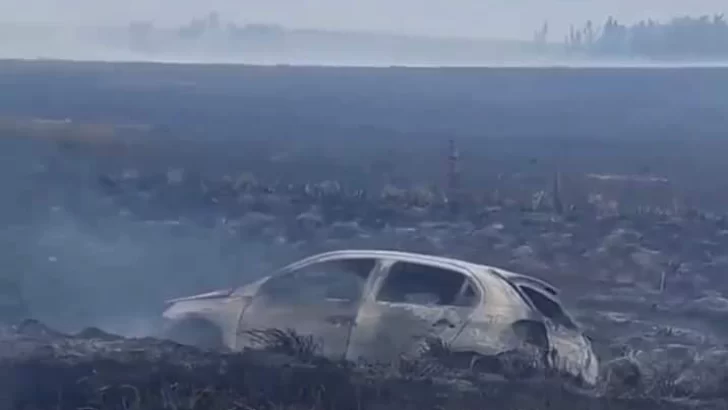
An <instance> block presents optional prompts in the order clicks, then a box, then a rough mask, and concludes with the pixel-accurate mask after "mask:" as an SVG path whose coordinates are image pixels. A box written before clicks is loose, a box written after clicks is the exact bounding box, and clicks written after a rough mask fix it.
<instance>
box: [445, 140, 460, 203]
mask: <svg viewBox="0 0 728 410" xmlns="http://www.w3.org/2000/svg"><path fill="white" fill-rule="evenodd" d="M446 192H447V199H448V204H449V205H450V210H451V211H452V212H453V213H457V212H458V211H459V199H460V198H459V197H460V152H459V151H458V149H457V146H456V145H455V140H454V139H450V141H449V154H448V161H447V191H446Z"/></svg>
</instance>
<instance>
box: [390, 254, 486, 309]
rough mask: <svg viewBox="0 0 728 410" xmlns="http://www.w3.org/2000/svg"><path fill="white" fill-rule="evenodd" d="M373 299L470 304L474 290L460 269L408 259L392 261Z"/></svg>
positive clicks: (454, 304) (395, 301)
mask: <svg viewBox="0 0 728 410" xmlns="http://www.w3.org/2000/svg"><path fill="white" fill-rule="evenodd" d="M377 301H380V302H392V303H411V304H417V305H425V306H463V307H470V306H474V305H475V304H477V302H478V293H477V292H476V291H475V288H474V287H473V285H472V284H471V283H470V281H468V279H467V278H466V277H465V275H463V274H462V273H460V272H456V271H452V270H448V269H441V268H437V267H433V266H428V265H422V264H417V263H409V262H397V263H395V264H394V265H392V267H391V269H390V272H389V275H387V278H386V280H385V282H384V284H383V286H382V288H381V289H380V291H379V293H378V295H377Z"/></svg>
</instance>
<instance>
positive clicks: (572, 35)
mask: <svg viewBox="0 0 728 410" xmlns="http://www.w3.org/2000/svg"><path fill="white" fill-rule="evenodd" d="M565 47H566V49H567V50H571V51H574V50H578V51H583V52H586V53H588V54H593V55H612V56H625V57H630V56H631V57H649V58H714V59H718V58H728V23H727V22H726V20H725V18H724V15H723V14H716V15H712V16H711V15H703V16H699V17H689V16H683V17H677V18H674V19H672V20H670V21H669V22H666V23H660V22H657V21H655V20H653V19H647V20H642V21H639V22H637V23H635V24H632V25H629V26H628V25H624V24H621V23H620V22H619V21H617V20H616V19H615V18H614V17H611V16H610V17H608V18H607V19H606V21H605V23H604V25H603V26H602V28H601V30H599V29H597V28H596V27H595V26H594V24H593V22H592V21H587V22H586V23H585V25H584V27H583V28H581V29H577V28H575V27H574V26H573V25H572V26H571V27H570V28H569V34H568V35H567V36H566V38H565Z"/></svg>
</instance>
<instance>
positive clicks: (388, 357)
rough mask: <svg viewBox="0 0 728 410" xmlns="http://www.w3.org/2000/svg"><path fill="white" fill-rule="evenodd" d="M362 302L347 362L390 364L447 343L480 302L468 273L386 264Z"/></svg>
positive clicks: (426, 265) (394, 263)
mask: <svg viewBox="0 0 728 410" xmlns="http://www.w3.org/2000/svg"><path fill="white" fill-rule="evenodd" d="M377 276H378V277H377V279H376V282H375V284H374V285H373V291H372V292H370V293H369V294H368V295H367V296H366V297H365V298H364V299H363V301H362V306H361V308H360V309H359V315H358V316H357V321H356V326H355V327H354V329H353V332H352V336H351V341H350V343H349V351H348V353H347V359H349V360H353V361H356V360H359V359H364V360H367V361H375V362H390V361H392V360H396V359H397V358H399V357H400V356H401V355H403V354H412V355H417V354H419V353H420V352H421V349H422V347H423V346H424V344H425V343H424V342H425V341H426V340H427V339H437V340H439V341H442V342H445V343H449V342H452V341H453V340H454V339H455V338H456V337H457V335H458V334H459V333H460V332H461V331H462V329H463V327H464V326H465V324H466V323H467V322H468V320H469V318H470V316H471V315H472V314H473V312H474V310H475V308H476V307H477V306H478V305H479V303H480V300H481V291H480V290H479V288H478V287H477V286H476V285H475V282H473V281H472V280H471V279H470V278H469V276H468V275H467V273H466V272H463V271H461V270H458V269H457V268H451V267H442V266H437V265H433V264H427V263H418V262H405V261H394V260H392V261H384V262H383V263H382V267H381V269H380V272H379V274H378V275H377Z"/></svg>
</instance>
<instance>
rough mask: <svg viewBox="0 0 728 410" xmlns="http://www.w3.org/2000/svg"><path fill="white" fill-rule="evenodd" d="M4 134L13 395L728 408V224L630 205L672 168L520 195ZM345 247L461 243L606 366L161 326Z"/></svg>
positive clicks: (192, 403) (109, 402) (175, 404)
mask: <svg viewBox="0 0 728 410" xmlns="http://www.w3.org/2000/svg"><path fill="white" fill-rule="evenodd" d="M2 144H3V145H4V148H3V152H6V153H7V152H13V155H6V156H5V157H4V164H3V167H4V171H3V173H2V178H3V184H4V186H5V187H6V193H7V194H6V198H11V197H12V198H15V200H7V199H6V201H4V202H3V207H4V208H5V209H4V210H3V213H2V215H3V218H4V219H5V220H4V221H3V223H4V229H3V231H2V240H3V241H4V246H3V251H2V260H3V266H4V268H5V269H4V274H3V278H2V280H3V282H4V283H3V286H2V289H3V305H4V306H3V309H2V314H3V316H4V319H5V321H6V322H7V323H8V326H6V327H5V328H4V330H3V337H2V339H1V340H0V344H1V345H2V349H0V369H1V371H2V375H3V380H4V381H7V382H3V383H2V387H0V394H2V395H3V400H2V402H4V403H7V404H8V406H9V408H26V409H31V408H33V409H35V408H61V409H79V408H87V409H90V408H93V409H111V408H113V409H131V408H138V409H231V408H232V409H289V408H290V409H303V408H306V409H311V408H314V409H347V408H358V409H407V408H411V409H426V408H431V409H482V408H497V409H521V408H529V409H546V408H556V409H653V408H654V409H657V408H661V409H665V408H667V409H669V408H725V406H726V405H728V403H727V402H726V399H727V398H728V396H727V395H728V389H726V387H727V386H726V383H727V382H728V348H726V347H725V342H724V341H725V340H726V337H727V336H728V334H727V333H728V329H727V328H726V327H725V326H724V321H725V319H726V317H728V299H725V298H724V297H723V296H722V295H724V294H725V292H726V286H728V282H727V281H726V280H725V279H724V271H725V269H726V267H727V266H728V253H726V252H727V251H726V249H728V246H726V245H728V219H726V217H725V216H724V215H721V214H716V213H710V212H707V211H702V210H701V209H700V208H698V207H695V206H687V205H685V204H684V203H682V202H681V201H680V197H679V192H676V191H675V190H671V191H670V192H671V196H668V199H669V198H671V200H667V201H663V202H662V203H659V201H656V202H658V203H654V202H653V203H644V204H641V203H640V202H639V201H634V200H633V201H632V202H630V203H629V205H625V202H620V200H622V198H625V197H627V199H629V194H630V192H634V191H635V190H639V191H640V192H642V194H643V196H645V197H652V198H655V197H658V195H657V194H656V195H654V196H650V195H647V194H645V193H649V192H656V193H664V187H663V186H662V185H661V184H664V181H661V180H660V179H659V178H646V177H645V176H644V175H643V176H641V177H634V176H633V177H629V178H624V177H622V178H616V177H614V176H612V177H609V176H606V175H588V174H587V173H582V174H579V173H577V172H571V173H569V174H565V173H549V174H548V175H540V177H539V178H535V179H529V178H528V176H527V175H526V176H525V177H524V176H521V177H520V178H521V179H520V181H522V183H521V185H520V186H519V188H518V189H515V188H514V187H512V186H509V187H505V188H508V189H503V188H504V185H484V186H482V187H481V188H479V189H472V188H468V189H462V190H460V191H458V192H454V193H453V192H450V193H448V192H443V191H444V190H443V189H441V188H438V185H439V186H442V184H439V181H434V182H430V183H428V181H423V182H422V183H421V184H405V183H399V184H397V183H392V184H381V185H379V186H376V185H373V184H369V185H367V186H364V185H354V184H345V183H342V182H340V181H339V180H338V179H337V178H336V177H335V176H333V175H332V177H331V178H329V179H327V180H320V179H311V180H310V181H309V182H298V181H287V180H284V179H263V178H260V177H256V169H253V168H251V167H250V166H246V162H245V161H244V159H245V158H244V155H241V162H240V164H239V165H235V166H228V167H227V168H226V169H224V170H223V171H224V172H219V171H220V170H219V169H217V171H218V172H205V168H204V167H202V168H201V167H200V166H199V163H197V164H196V165H194V166H192V165H190V166H189V167H186V166H185V164H186V162H185V161H186V159H185V158H187V156H186V155H187V154H185V155H180V156H177V157H175V155H174V154H173V153H174V152H175V150H177V149H179V147H170V148H169V150H167V151H165V152H164V155H161V154H160V152H159V151H154V149H151V148H150V150H149V151H145V152H146V154H147V155H138V153H139V152H140V151H136V153H134V154H128V153H127V154H124V155H114V156H113V157H111V159H110V157H106V156H103V155H100V154H99V152H98V149H96V148H94V149H91V150H89V149H87V147H85V146H84V145H83V144H80V145H78V144H76V145H74V144H71V145H68V144H64V143H58V142H49V141H43V140H36V139H33V138H27V137H23V138H15V137H12V138H7V139H4V140H3V142H2ZM155 152H156V154H155ZM200 155H202V156H204V154H200ZM208 161H210V162H214V158H209V159H208ZM372 161H375V159H372ZM202 162H204V161H202ZM294 165H295V163H293V164H289V166H290V167H293V166H294ZM319 166H320V167H326V164H319ZM218 168H219V167H218ZM301 169H302V170H304V169H305V168H301ZM302 173H305V171H302ZM298 177H299V178H298V179H299V180H300V179H305V175H299V176H298ZM513 178H515V177H513ZM534 180H535V181H536V182H533V181H534ZM543 181H546V183H544V182H543ZM585 187H586V188H585ZM514 192H516V193H517V195H516V194H513V193H514ZM617 194H621V196H619V195H617ZM351 247H357V248H378V249H401V250H410V251H417V252H426V253H434V254H439V255H448V256H455V257H459V258H463V259H467V260H471V261H475V262H482V263H487V264H492V265H497V266H502V267H505V268H508V269H512V270H515V271H519V272H523V273H528V274H532V275H535V276H538V277H542V278H545V279H547V280H549V281H551V282H552V283H554V284H556V285H558V286H559V287H560V288H561V289H562V291H563V292H564V296H563V298H564V299H565V301H566V303H567V305H568V306H569V309H570V310H571V311H572V312H573V313H574V314H575V316H576V317H577V318H578V320H579V321H580V322H581V324H582V325H583V326H584V327H585V328H586V329H587V330H588V333H589V335H590V336H591V338H592V339H593V341H594V343H595V345H596V346H597V347H598V353H599V355H600V357H601V360H602V362H603V380H602V382H601V383H600V385H599V386H598V387H597V388H596V389H590V390H584V389H580V388H578V387H576V386H573V385H572V384H571V383H569V382H568V381H563V380H560V379H557V378H554V377H551V376H548V375H543V374H536V375H531V376H530V377H528V378H526V379H525V380H512V379H510V378H504V377H503V376H502V375H493V374H482V373H479V372H476V371H471V370H470V369H463V368H461V367H458V366H455V365H453V364H452V363H451V361H450V360H448V354H447V352H445V353H443V354H441V355H439V356H436V357H434V356H433V357H429V358H425V359H423V360H422V361H418V362H414V363H404V362H403V363H397V364H393V365H392V366H391V367H388V368H370V367H366V366H353V365H351V364H343V363H331V362H327V361H325V360H322V359H318V358H315V357H310V356H309V355H307V354H305V353H306V352H305V346H303V347H301V345H305V341H301V340H298V339H296V338H295V337H293V336H291V338H292V339H291V340H283V341H280V340H279V341H278V342H277V343H272V347H271V348H270V349H268V351H265V352H248V353H245V354H242V355H241V354H232V353H215V352H203V351H199V350H195V349H192V348H187V347H182V346H179V345H176V344H174V343H172V342H164V341H160V340H156V339H154V338H153V336H155V335H156V333H155V330H156V328H157V324H158V322H157V318H158V317H159V313H160V312H161V309H162V301H163V300H165V299H167V298H171V297H176V296H183V295H187V294H193V293H200V292H204V291H208V290H214V289H217V288H221V287H228V286H236V285H242V284H244V283H246V282H247V281H250V280H252V279H254V278H256V277H260V276H264V275H267V274H269V273H270V272H271V269H273V268H275V267H277V266H281V265H283V264H285V263H287V262H290V261H293V260H295V259H296V258H299V257H302V256H305V255H308V254H311V253H313V252H318V251H324V250H332V249H344V248H351ZM27 318H33V319H34V320H37V321H34V320H31V321H28V320H26V321H23V319H27ZM13 324H14V325H13ZM52 329H56V330H52ZM99 329H102V330H99ZM106 332H109V333H106ZM110 333H111V334H110ZM113 334H120V335H124V336H125V337H127V339H125V338H122V337H119V336H114V335H113Z"/></svg>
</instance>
